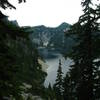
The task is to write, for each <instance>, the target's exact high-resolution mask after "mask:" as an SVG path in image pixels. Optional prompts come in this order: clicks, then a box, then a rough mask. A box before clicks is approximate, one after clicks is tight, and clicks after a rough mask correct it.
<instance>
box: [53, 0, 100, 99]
mask: <svg viewBox="0 0 100 100" xmlns="http://www.w3.org/2000/svg"><path fill="white" fill-rule="evenodd" d="M81 4H82V7H83V12H84V14H83V15H82V16H80V18H79V21H78V22H77V23H75V24H74V25H73V26H71V28H70V30H68V31H67V32H66V36H67V35H68V36H70V35H72V34H74V35H77V38H75V41H76V42H77V43H76V45H75V46H74V47H73V48H72V51H71V52H70V53H69V54H67V55H66V56H67V57H70V58H71V59H72V60H73V62H74V64H73V65H71V66H70V69H69V71H68V72H67V74H66V76H65V77H64V78H63V77H62V69H61V67H60V66H61V64H59V68H58V74H57V79H56V82H55V84H54V88H53V90H54V92H55V97H56V100H99V99H100V3H99V0H97V1H96V4H95V2H94V0H83V1H82V2H81Z"/></svg>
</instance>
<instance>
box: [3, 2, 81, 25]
mask: <svg viewBox="0 0 100 100" xmlns="http://www.w3.org/2000/svg"><path fill="white" fill-rule="evenodd" d="M10 1H12V3H13V4H15V6H16V8H17V10H10V9H8V10H6V11H4V13H5V14H6V15H8V16H10V17H9V19H10V20H17V21H18V24H19V25H20V26H37V25H46V26H51V27H56V26H58V25H59V24H61V23H62V22H67V23H69V24H73V23H75V22H77V20H78V18H79V16H80V15H81V14H82V7H81V0H27V2H26V3H22V4H17V0H10Z"/></svg>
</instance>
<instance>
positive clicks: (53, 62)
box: [39, 48, 72, 86]
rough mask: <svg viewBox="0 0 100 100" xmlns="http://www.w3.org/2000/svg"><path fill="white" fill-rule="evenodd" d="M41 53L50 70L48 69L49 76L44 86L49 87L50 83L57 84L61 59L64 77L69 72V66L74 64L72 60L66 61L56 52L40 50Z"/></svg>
mask: <svg viewBox="0 0 100 100" xmlns="http://www.w3.org/2000/svg"><path fill="white" fill-rule="evenodd" d="M39 52H40V53H41V55H42V56H43V57H44V59H45V61H46V64H47V65H48V69H47V74H48V76H47V77H46V80H45V83H44V85H45V86H48V84H49V83H51V85H52V84H54V83H55V79H56V74H57V69H58V66H59V59H61V63H62V70H63V75H65V74H66V72H67V71H68V69H69V66H70V65H71V64H72V60H71V59H69V58H67V59H65V58H64V57H63V56H62V55H61V54H60V53H59V52H58V51H56V50H50V49H49V50H48V49H45V48H39Z"/></svg>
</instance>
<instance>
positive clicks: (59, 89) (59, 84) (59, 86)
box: [53, 60, 63, 100]
mask: <svg viewBox="0 0 100 100" xmlns="http://www.w3.org/2000/svg"><path fill="white" fill-rule="evenodd" d="M62 75H63V73H62V67H61V60H59V67H58V70H57V78H56V81H55V84H54V86H53V88H54V91H55V94H56V99H57V100H63V76H62Z"/></svg>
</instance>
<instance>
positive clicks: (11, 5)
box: [0, 0, 26, 9]
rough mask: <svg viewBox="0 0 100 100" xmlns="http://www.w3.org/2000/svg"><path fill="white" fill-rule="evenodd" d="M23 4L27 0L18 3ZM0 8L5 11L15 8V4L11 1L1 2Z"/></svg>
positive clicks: (2, 0)
mask: <svg viewBox="0 0 100 100" xmlns="http://www.w3.org/2000/svg"><path fill="white" fill-rule="evenodd" d="M22 2H26V0H18V3H22ZM0 7H1V8H3V9H6V8H14V9H16V8H15V6H13V4H11V3H10V1H8V0H0Z"/></svg>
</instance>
